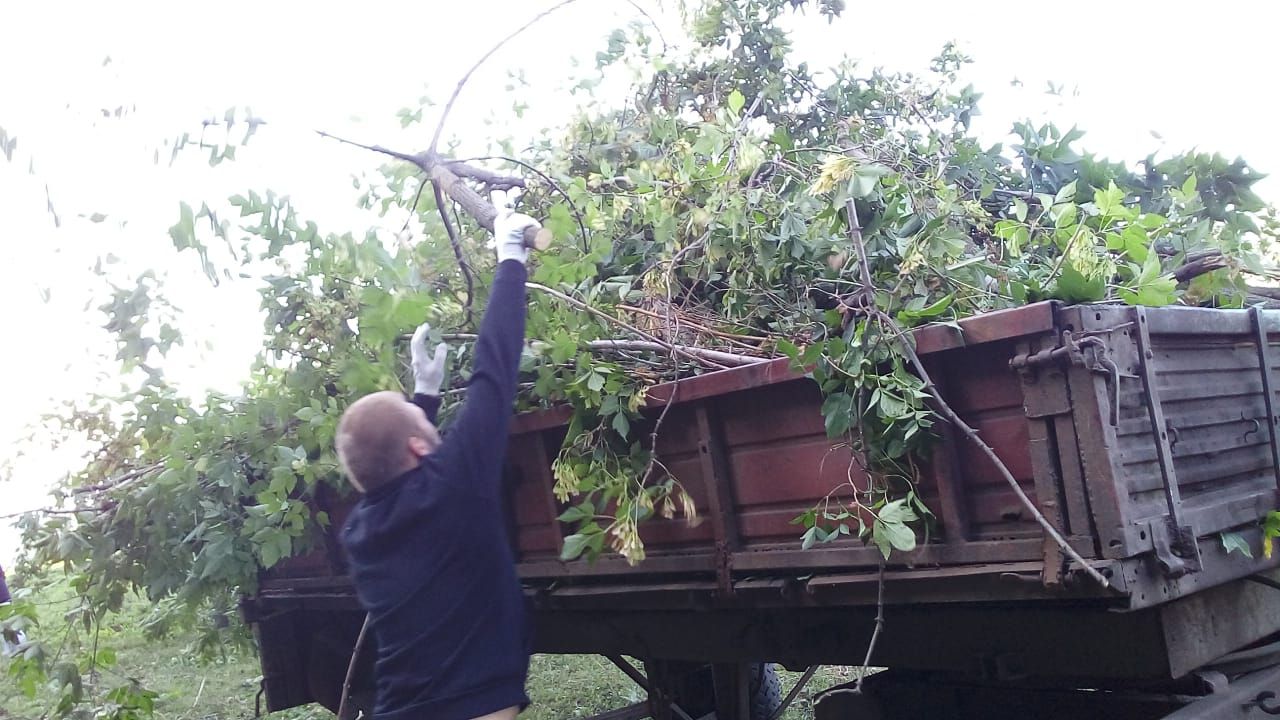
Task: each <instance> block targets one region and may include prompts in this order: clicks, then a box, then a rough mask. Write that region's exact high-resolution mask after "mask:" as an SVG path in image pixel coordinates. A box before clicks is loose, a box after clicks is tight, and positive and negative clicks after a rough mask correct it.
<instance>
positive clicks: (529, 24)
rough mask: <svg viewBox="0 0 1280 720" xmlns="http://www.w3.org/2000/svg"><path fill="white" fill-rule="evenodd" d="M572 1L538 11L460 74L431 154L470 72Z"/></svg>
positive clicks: (567, 0)
mask: <svg viewBox="0 0 1280 720" xmlns="http://www.w3.org/2000/svg"><path fill="white" fill-rule="evenodd" d="M572 2H575V0H563V2H561V3H559V4H558V5H555V6H554V7H551V8H548V9H546V10H543V11H542V12H540V13H538V14H537V15H535V16H534V18H533V19H532V20H530V21H529V22H527V23H525V24H524V25H522V26H520V27H519V28H517V29H516V31H515V32H513V33H511V34H510V35H508V36H506V37H504V38H502V39H501V40H499V41H498V44H497V45H494V46H493V47H492V48H490V49H489V52H487V53H485V54H484V55H483V56H482V57H481V58H480V59H479V60H477V61H476V64H475V65H472V66H471V69H470V70H468V71H467V72H466V74H465V75H463V76H462V79H461V80H459V81H458V85H457V87H455V88H454V89H453V94H452V95H450V96H449V102H447V103H445V106H444V111H443V112H441V113H440V122H439V123H437V124H436V132H435V134H434V135H432V136H431V145H430V147H429V150H428V151H429V152H430V153H431V154H435V152H436V148H437V147H439V145H440V135H441V133H443V132H444V124H445V121H447V120H448V119H449V112H450V111H451V110H453V104H454V103H455V102H457V100H458V95H460V94H461V93H462V88H463V87H465V86H466V84H467V81H468V80H470V79H471V74H472V73H474V72H475V71H476V70H479V69H480V66H481V65H483V64H484V63H485V61H487V60H488V59H489V58H490V57H492V56H493V54H494V53H496V52H498V51H499V50H501V49H502V46H503V45H506V44H507V43H508V42H510V41H511V40H512V38H514V37H516V36H517V35H519V34H520V33H522V32H524V31H525V30H528V29H529V28H531V27H533V25H534V24H536V23H537V22H538V21H539V20H541V19H542V18H544V17H546V16H548V15H550V14H551V13H553V12H555V11H557V10H559V9H560V8H562V7H564V6H565V5H568V4H570V3H572Z"/></svg>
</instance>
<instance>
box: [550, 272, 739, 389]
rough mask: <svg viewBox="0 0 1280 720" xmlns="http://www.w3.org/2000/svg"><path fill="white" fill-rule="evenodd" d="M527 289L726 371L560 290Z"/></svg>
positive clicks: (685, 356)
mask: <svg viewBox="0 0 1280 720" xmlns="http://www.w3.org/2000/svg"><path fill="white" fill-rule="evenodd" d="M525 287H527V288H530V289H532V290H538V291H540V292H544V293H546V294H548V295H550V296H552V297H555V298H558V299H560V300H563V301H564V302H567V303H569V304H570V305H573V306H574V307H576V308H579V309H581V310H586V311H587V312H589V313H591V314H592V315H595V316H596V317H598V318H600V319H602V320H605V321H607V322H610V323H612V324H614V325H617V326H618V327H621V328H623V329H624V330H628V331H630V332H633V333H635V334H636V335H639V336H640V337H642V338H644V339H645V340H648V341H650V342H654V343H657V344H659V345H661V346H662V347H663V348H666V349H667V350H672V351H674V352H675V353H676V354H677V355H681V356H683V357H684V358H685V359H687V360H692V361H694V362H696V363H699V364H701V365H708V366H711V367H714V368H717V369H721V370H723V369H725V366H724V365H722V364H721V363H718V362H715V361H712V360H708V359H707V358H703V357H698V356H697V355H694V354H693V353H690V352H688V351H686V350H683V349H681V348H680V347H678V346H675V345H672V344H671V343H669V342H666V341H664V340H661V339H660V338H657V337H654V336H653V335H650V334H649V333H647V332H645V331H644V330H641V329H640V328H638V327H636V326H635V325H632V324H631V323H629V322H627V321H625V320H620V319H618V318H616V317H614V316H612V315H610V314H609V313H607V312H604V311H603V310H600V309H599V308H595V307H592V306H590V305H588V304H587V303H584V302H582V301H581V300H579V299H577V298H575V297H572V296H569V295H566V294H564V293H562V292H560V291H559V290H553V289H551V288H549V287H547V286H546V285H542V284H540V283H535V282H526V283H525Z"/></svg>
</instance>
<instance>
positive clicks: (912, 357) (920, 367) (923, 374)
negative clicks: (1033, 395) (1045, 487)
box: [876, 310, 1111, 588]
mask: <svg viewBox="0 0 1280 720" xmlns="http://www.w3.org/2000/svg"><path fill="white" fill-rule="evenodd" d="M876 313H877V314H878V315H879V317H880V322H881V323H888V324H889V326H890V327H896V323H894V320H893V318H890V317H889V316H887V315H885V314H883V313H881V312H880V311H878V310H877V311H876ZM898 346H899V348H901V350H902V354H903V355H905V356H906V358H907V360H908V361H910V363H911V366H912V367H913V368H914V369H915V371H916V375H917V376H918V377H919V378H920V380H921V381H923V382H924V389H925V392H927V393H929V396H930V397H931V398H932V399H933V405H934V410H936V411H937V412H938V413H939V414H941V415H942V417H943V418H945V419H946V420H947V421H949V422H950V423H951V424H952V426H954V427H955V428H956V429H957V430H959V431H960V432H961V434H963V435H964V436H965V438H966V439H967V440H969V442H971V443H973V445H974V446H975V447H977V448H978V449H979V450H981V451H982V454H983V455H985V456H986V457H987V459H988V460H990V461H991V464H992V465H994V466H995V468H996V469H997V470H999V471H1000V474H1001V475H1003V476H1004V479H1005V482H1006V483H1008V484H1009V489H1011V490H1013V494H1014V495H1015V496H1017V498H1018V502H1019V503H1021V504H1022V507H1023V508H1025V509H1026V511H1027V512H1029V513H1031V516H1032V517H1033V518H1035V521H1036V522H1037V523H1038V524H1039V525H1040V527H1041V529H1043V530H1044V532H1045V534H1047V535H1048V536H1049V537H1050V538H1052V539H1053V541H1054V543H1056V544H1057V546H1058V549H1060V550H1061V551H1062V552H1063V553H1065V554H1066V555H1067V557H1069V558H1071V559H1072V560H1073V561H1074V562H1076V563H1077V564H1078V565H1079V566H1080V567H1081V568H1083V569H1084V571H1085V572H1086V573H1088V575H1089V577H1091V578H1093V579H1094V580H1096V581H1097V582H1098V584H1099V585H1101V586H1102V587H1104V588H1107V587H1110V586H1111V583H1110V582H1108V581H1107V578H1106V577H1105V576H1103V574H1102V573H1100V572H1098V570H1097V568H1095V567H1093V566H1092V565H1090V564H1089V562H1088V561H1087V560H1085V559H1084V558H1083V557H1081V556H1080V553H1078V552H1076V550H1075V548H1073V547H1071V544H1070V543H1068V542H1067V540H1066V538H1064V537H1063V536H1062V533H1060V532H1058V529H1057V528H1055V527H1054V526H1053V523H1051V522H1049V520H1048V518H1046V517H1045V516H1044V514H1043V513H1041V512H1040V509H1039V508H1037V507H1036V505H1035V503H1033V502H1032V501H1031V498H1029V497H1027V493H1026V491H1024V490H1023V489H1022V486H1021V485H1019V484H1018V480H1017V479H1016V478H1014V476H1013V473H1011V472H1009V467H1008V466H1007V465H1005V464H1004V461H1003V460H1001V459H1000V456H999V455H996V452H995V450H992V449H991V446H990V445H988V444H987V443H985V442H983V440H982V438H981V437H980V436H979V435H978V431H977V430H974V429H973V428H971V427H969V424H968V423H966V422H965V421H964V420H961V419H960V416H959V415H958V414H956V411H955V410H953V409H951V406H950V405H948V404H947V402H946V401H945V400H943V399H942V394H941V393H940V392H938V387H937V386H936V385H934V384H933V379H932V378H930V377H929V372H928V371H927V370H925V368H924V363H922V362H920V356H919V355H916V351H915V349H914V348H912V347H911V345H910V342H909V341H907V340H906V339H905V338H902V339H900V340H899V341H898Z"/></svg>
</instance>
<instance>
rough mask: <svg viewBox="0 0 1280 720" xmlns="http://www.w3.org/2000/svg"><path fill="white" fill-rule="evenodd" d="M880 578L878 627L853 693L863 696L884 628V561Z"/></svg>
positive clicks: (882, 560) (877, 611) (877, 591)
mask: <svg viewBox="0 0 1280 720" xmlns="http://www.w3.org/2000/svg"><path fill="white" fill-rule="evenodd" d="M879 575H880V577H879V580H878V581H877V585H878V587H877V589H876V626H875V629H874V630H872V631H871V642H869V643H867V656H866V657H865V658H863V659H862V669H861V670H859V671H858V683H857V684H856V685H854V686H853V691H854V692H855V693H857V694H859V695H861V694H862V681H863V680H866V679H867V671H868V670H869V669H870V668H871V655H872V653H874V652H875V651H876V641H877V640H879V639H880V630H881V629H883V628H884V559H883V558H881V559H880V573H879Z"/></svg>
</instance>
